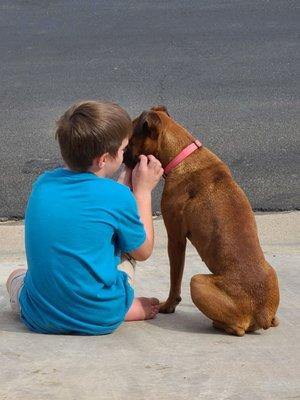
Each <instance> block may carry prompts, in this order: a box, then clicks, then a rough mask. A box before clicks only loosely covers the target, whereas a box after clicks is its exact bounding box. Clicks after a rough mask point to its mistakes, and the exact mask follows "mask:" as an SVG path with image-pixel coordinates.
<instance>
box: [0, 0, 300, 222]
mask: <svg viewBox="0 0 300 400" xmlns="http://www.w3.org/2000/svg"><path fill="white" fill-rule="evenodd" d="M296 11H297V10H296V0H295V1H290V0H282V1H279V0H272V1H261V0H259V1H258V0H251V1H250V0H249V1H246V0H244V1H238V0H227V1H221V0H201V1H200V0H198V1H188V0H186V1H184V2H182V1H177V0H173V1H156V0H155V1H141V0H136V1H123V0H119V1H89V0H85V1H74V0H73V1H46V0H40V1H36V0H32V1H29V0H28V1H21V0H20V1H10V0H3V1H1V3H0V36H1V42H0V56H1V64H0V88H1V89H0V90H1V96H0V102H1V107H0V120H1V123H0V135H1V137H0V139H1V147H0V157H1V165H0V176H1V178H0V217H22V216H23V215H24V207H25V204H26V200H27V197H28V194H29V192H30V188H31V184H32V182H33V181H34V180H35V178H36V176H37V175H38V174H39V173H40V172H42V171H43V170H45V169H48V168H52V167H53V166H56V165H59V164H60V163H61V160H60V156H59V151H58V147H57V144H56V143H55V141H54V135H53V132H54V129H55V120H56V119H57V118H58V117H59V115H60V114H61V113H62V111H63V110H64V109H66V107H68V106H69V105H70V104H71V103H73V102H74V101H76V100H78V99H83V98H93V99H96V98H101V99H106V100H114V101H116V102H118V103H120V104H121V105H122V106H123V107H124V108H126V109H127V110H128V111H129V113H130V114H131V115H132V116H136V115H137V114H139V113H140V112H141V111H142V110H143V109H146V108H148V107H149V106H151V105H156V104H165V105H166V106H167V107H168V109H169V112H170V114H171V115H172V116H173V117H174V118H175V119H176V120H178V121H180V122H181V123H182V124H183V125H185V126H186V127H187V128H188V129H190V130H191V131H192V132H193V133H194V134H195V135H196V136H198V137H199V138H200V139H201V140H202V141H203V143H204V144H205V145H206V146H207V147H209V148H211V149H212V150H213V151H214V152H215V153H217V155H218V156H220V157H221V158H222V159H223V160H224V161H226V162H227V163H228V164H229V166H230V167H231V169H232V171H233V173H234V176H235V177H236V179H237V181H238V182H239V183H240V184H241V186H242V187H243V188H244V190H245V191H246V193H247V194H248V196H249V198H250V201H251V203H252V206H253V207H254V208H255V209H263V210H290V209H295V208H299V196H297V181H296V179H297V176H296V174H297V169H299V164H298V167H297V159H296V158H297V137H296V132H297V105H299V102H298V99H299V96H298V94H299V92H298V91H297V76H296V72H297V68H298V67H299V65H298V66H297V62H298V61H299V59H298V58H297V22H298V20H297V15H296V14H297V13H296ZM298 122H299V121H298ZM298 128H299V125H298ZM160 189H161V186H160V188H159V190H157V191H156V194H155V202H154V208H155V210H158V208H159V196H160Z"/></svg>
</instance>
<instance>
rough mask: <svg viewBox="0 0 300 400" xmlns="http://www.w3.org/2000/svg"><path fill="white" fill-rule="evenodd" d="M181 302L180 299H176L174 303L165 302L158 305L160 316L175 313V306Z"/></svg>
mask: <svg viewBox="0 0 300 400" xmlns="http://www.w3.org/2000/svg"><path fill="white" fill-rule="evenodd" d="M180 302H181V297H179V298H177V299H176V300H175V301H169V300H167V301H165V302H163V303H160V304H159V312H160V313H162V314H171V313H173V312H174V311H175V309H176V306H177V305H178V304H179V303H180Z"/></svg>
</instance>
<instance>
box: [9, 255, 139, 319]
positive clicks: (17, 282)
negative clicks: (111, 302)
mask: <svg viewBox="0 0 300 400" xmlns="http://www.w3.org/2000/svg"><path fill="white" fill-rule="evenodd" d="M135 266H136V261H135V260H134V259H133V258H132V257H130V255H129V254H122V257H121V264H119V265H118V269H119V270H120V271H124V272H126V274H127V276H128V283H129V285H130V286H132V287H133V285H134V273H135ZM25 275H26V269H24V268H22V269H16V270H15V271H13V272H12V273H11V274H10V275H9V277H8V279H7V282H6V287H7V291H8V295H9V300H10V306H11V309H12V311H13V312H14V313H15V314H20V303H19V295H20V292H21V289H22V287H23V286H24V279H25Z"/></svg>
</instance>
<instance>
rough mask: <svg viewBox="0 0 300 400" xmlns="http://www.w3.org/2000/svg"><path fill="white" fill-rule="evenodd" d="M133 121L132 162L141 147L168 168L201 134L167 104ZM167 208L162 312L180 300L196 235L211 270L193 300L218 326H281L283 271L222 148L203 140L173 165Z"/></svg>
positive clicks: (128, 160)
mask: <svg viewBox="0 0 300 400" xmlns="http://www.w3.org/2000/svg"><path fill="white" fill-rule="evenodd" d="M133 126H134V129H133V136H132V138H131V139H130V142H129V145H128V150H127V152H126V153H125V156H124V162H125V164H126V165H127V166H129V167H131V168H133V167H134V165H135V164H136V162H137V160H138V156H139V155H140V154H145V155H149V154H153V155H154V156H155V157H156V158H158V159H159V160H160V162H161V163H162V166H163V167H164V168H165V166H166V165H167V164H168V163H169V162H170V161H171V160H172V159H174V157H176V156H177V155H178V153H180V152H181V150H182V149H184V148H185V147H186V146H188V145H189V144H190V143H192V142H193V141H194V138H193V136H192V135H191V134H190V133H189V132H188V131H187V130H186V129H184V128H183V127H182V126H180V125H179V124H177V123H176V122H175V121H174V120H172V119H171V118H170V116H169V114H168V112H167V110H166V108H165V107H163V106H161V107H154V108H152V109H151V110H150V111H147V112H143V113H142V114H141V115H140V116H139V117H138V118H136V119H135V120H134V121H133ZM161 211H162V215H163V219H164V223H165V226H166V229H167V234H168V253H169V259H170V268H171V287H170V293H169V297H168V299H167V300H166V302H165V303H162V304H161V305H160V312H163V313H171V312H174V311H175V308H176V306H177V304H178V303H179V302H180V301H181V297H180V291H181V281H182V273H183V268H184V259H185V248H186V240H187V239H189V240H190V241H191V243H192V244H193V245H194V246H195V248H196V249H197V251H198V253H199V255H200V257H201V258H202V260H203V261H204V262H205V264H206V265H207V267H208V269H209V270H210V271H211V272H212V274H198V275H195V276H193V277H192V279H191V296H192V300H193V302H194V304H195V305H196V306H197V307H198V309H199V310H200V311H202V312H203V313H204V314H205V315H206V316H207V317H209V318H210V319H212V320H213V324H214V326H215V327H216V328H220V329H224V330H225V331H226V332H228V333H233V334H236V335H239V336H242V335H244V333H245V332H250V331H254V330H257V329H260V328H263V329H268V328H269V327H271V326H276V325H278V319H277V317H276V311H277V308H278V304H279V289H278V281H277V276H276V273H275V271H274V269H273V268H272V267H271V266H270V265H269V263H268V262H267V261H266V260H265V258H264V254H263V252H262V249H261V247H260V244H259V240H258V237H257V229H256V223H255V219H254V214H253V212H252V209H251V206H250V203H249V201H248V199H247V197H246V195H245V193H244V192H243V191H242V190H241V188H240V187H239V186H238V185H237V183H236V182H235V181H234V180H233V178H232V175H231V173H230V170H229V168H228V167H227V166H226V165H225V164H224V163H223V162H222V161H221V160H220V159H219V158H218V157H217V156H216V155H215V154H213V153H212V152H211V151H209V150H208V149H207V148H205V147H201V148H199V149H197V150H195V151H194V152H193V153H192V154H191V155H189V156H188V157H187V158H186V159H185V160H184V161H182V162H181V163H180V164H179V165H178V166H176V168H174V169H173V170H172V171H171V172H170V174H169V175H168V176H167V177H166V181H165V186H164V190H163V194H162V201H161Z"/></svg>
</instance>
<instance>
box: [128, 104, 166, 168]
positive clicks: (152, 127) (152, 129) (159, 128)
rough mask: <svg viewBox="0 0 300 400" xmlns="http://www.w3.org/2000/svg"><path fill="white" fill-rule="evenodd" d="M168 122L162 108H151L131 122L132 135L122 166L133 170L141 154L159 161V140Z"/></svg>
mask: <svg viewBox="0 0 300 400" xmlns="http://www.w3.org/2000/svg"><path fill="white" fill-rule="evenodd" d="M168 120H169V113H168V111H167V109H166V107H164V106H158V107H152V108H151V109H150V110H149V111H143V112H142V114H141V115H140V116H139V117H137V118H135V119H134V120H133V134H132V137H131V138H130V140H129V143H128V146H127V149H126V151H125V153H124V159H123V162H124V164H125V165H126V166H127V167H129V168H134V167H135V165H136V164H137V162H138V160H139V156H140V155H141V154H145V155H149V154H153V155H154V156H155V157H156V158H158V159H159V150H160V141H161V140H160V139H161V135H162V134H163V132H164V129H165V126H166V125H167V123H168Z"/></svg>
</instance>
